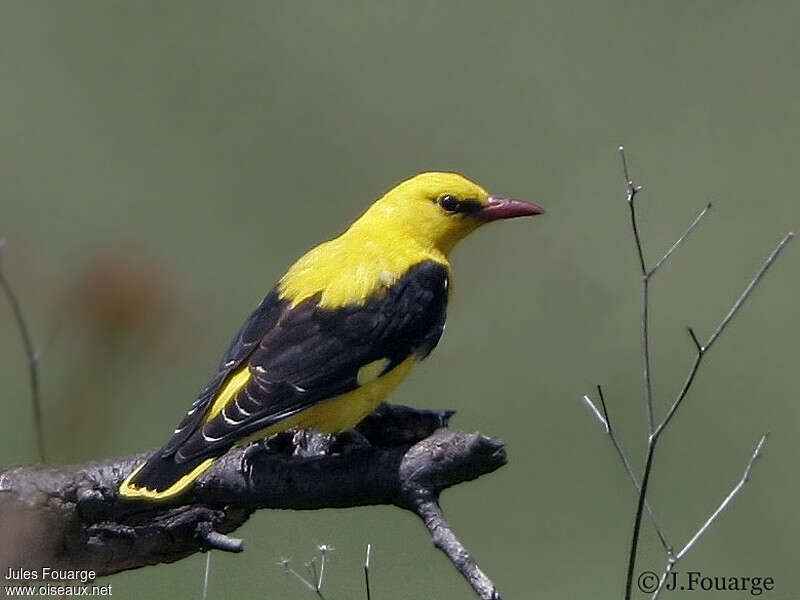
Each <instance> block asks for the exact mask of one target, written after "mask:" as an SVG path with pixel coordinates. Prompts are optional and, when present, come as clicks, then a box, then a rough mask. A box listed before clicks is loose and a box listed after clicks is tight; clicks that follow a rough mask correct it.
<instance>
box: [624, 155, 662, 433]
mask: <svg viewBox="0 0 800 600" xmlns="http://www.w3.org/2000/svg"><path fill="white" fill-rule="evenodd" d="M619 156H620V160H621V161H622V175H623V177H624V178H625V200H626V201H627V202H628V208H629V209H630V215H631V228H632V229H633V239H634V242H635V243H636V252H637V255H638V257H639V269H640V272H641V276H642V379H643V386H644V403H645V410H646V412H647V431H648V433H649V434H652V433H653V430H654V428H655V417H654V416H653V384H652V376H651V371H650V332H649V330H650V299H649V295H650V276H649V273H648V272H647V263H646V261H645V258H644V247H643V246H642V238H641V235H640V234H639V220H638V219H637V218H636V202H635V198H636V194H637V193H638V192H639V191H640V190H641V189H642V186H637V185H635V184H634V183H633V180H632V179H631V176H630V174H629V173H628V161H627V159H626V158H625V149H624V148H623V147H622V146H620V147H619Z"/></svg>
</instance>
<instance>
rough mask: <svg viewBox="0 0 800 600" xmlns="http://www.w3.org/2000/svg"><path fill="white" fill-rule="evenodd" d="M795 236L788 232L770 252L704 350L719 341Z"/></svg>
mask: <svg viewBox="0 0 800 600" xmlns="http://www.w3.org/2000/svg"><path fill="white" fill-rule="evenodd" d="M793 237H794V233H793V232H791V231H790V232H789V233H787V234H786V235H785V236H784V238H783V239H782V240H781V241H780V242H779V243H778V245H777V246H776V247H775V249H774V250H773V251H772V252H771V253H770V255H769V256H768V257H767V259H766V260H765V261H764V264H763V265H761V268H760V269H759V270H758V273H756V276H755V277H753V279H752V281H751V282H750V283H749V284H748V285H747V287H746V288H745V289H744V291H743V292H742V295H741V296H739V299H738V300H736V302H734V303H733V306H731V309H730V310H729V311H728V314H727V315H725V318H724V319H722V321H721V322H720V324H719V326H718V327H717V328H716V330H715V331H714V333H712V334H711V337H710V338H708V341H707V342H706V344H705V346H704V348H703V349H704V350H708V349H709V348H711V346H712V345H713V344H714V342H716V341H717V338H718V337H719V336H720V335H721V334H722V332H723V331H724V330H725V328H726V327H727V326H728V323H730V322H731V319H733V317H734V316H735V315H736V313H737V312H738V311H739V309H740V308H741V306H742V304H744V302H745V301H746V300H747V298H748V297H749V296H750V294H751V293H752V292H753V290H754V289H755V288H756V286H757V285H758V283H759V282H760V281H761V278H762V277H764V275H765V274H766V272H767V270H769V268H770V267H771V266H772V263H773V262H775V259H776V258H778V255H779V254H780V253H781V251H782V250H783V249H784V247H785V246H786V244H788V243H789V242H790V241H791V239H792V238H793Z"/></svg>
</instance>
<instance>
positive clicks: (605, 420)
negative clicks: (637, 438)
mask: <svg viewBox="0 0 800 600" xmlns="http://www.w3.org/2000/svg"><path fill="white" fill-rule="evenodd" d="M597 392H598V395H599V397H600V403H601V405H602V407H603V414H600V411H599V410H597V407H596V406H595V405H594V403H593V402H592V400H591V398H589V396H584V397H583V401H584V402H585V403H586V405H587V406H588V407H589V408H590V409H591V411H592V413H594V416H595V417H597V420H598V421H599V422H600V425H602V427H603V429H604V430H605V432H606V435H608V437H609V439H610V440H611V444H612V445H613V446H614V450H616V451H617V456H618V457H619V460H620V462H621V463H622V466H623V467H624V468H625V472H626V473H627V474H628V478H629V479H630V480H631V483H632V484H633V487H634V488H635V489H636V491H637V492H638V491H639V489H640V486H639V479H638V478H637V477H636V474H635V473H634V472H633V467H632V466H631V461H630V460H629V459H628V455H627V454H626V453H625V450H624V448H623V447H622V443H621V442H620V441H619V439H618V438H617V434H616V433H615V432H614V429H613V428H612V426H611V417H610V416H609V414H608V410H607V408H606V402H605V398H604V397H603V388H602V387H601V386H599V385H598V386H597ZM644 506H645V509H646V510H647V514H648V516H649V517H650V521H651V522H652V523H653V529H655V531H656V535H657V536H658V539H659V541H660V542H661V545H662V546H663V547H664V552H666V553H667V555H668V556H670V555H671V554H672V550H673V549H672V545H671V544H670V543H669V542H668V541H667V536H666V534H665V533H664V529H663V528H662V527H661V524H660V523H659V522H658V519H657V518H656V515H655V512H654V511H653V509H652V508H651V507H650V503H649V501H647V500H645V505H644Z"/></svg>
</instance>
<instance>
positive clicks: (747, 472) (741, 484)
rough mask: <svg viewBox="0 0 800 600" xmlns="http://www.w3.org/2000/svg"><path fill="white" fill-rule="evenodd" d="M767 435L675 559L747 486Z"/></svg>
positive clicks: (691, 545)
mask: <svg viewBox="0 0 800 600" xmlns="http://www.w3.org/2000/svg"><path fill="white" fill-rule="evenodd" d="M767 435H768V434H766V433H765V434H764V435H762V436H761V439H760V440H759V441H758V444H756V447H755V450H753V454H752V456H750V460H749V461H747V466H746V467H745V469H744V473H743V474H742V478H741V479H740V480H739V482H738V483H737V484H736V485H735V486H734V487H733V489H732V490H731V491H730V493H729V494H728V495H727V496H726V497H725V499H724V500H723V501H722V502H721V503H720V505H719V506H718V507H717V510H715V511H714V512H713V513H712V514H711V516H710V517H708V519H706V521H705V523H703V525H702V526H701V527H700V529H698V530H697V533H695V534H694V535H693V536H692V539H690V540H689V541H688V542H687V543H686V545H685V546H684V547H683V548H682V549H681V551H680V552H678V554H676V555H675V561H676V562H677V561H679V560H681V559H682V558H683V557H685V556H686V554H687V553H688V552H689V551H690V550H691V549H692V547H693V546H694V545H695V543H696V542H697V540H699V539H700V538H701V537H703V535H704V534H705V533H706V532H707V531H708V529H709V527H711V525H713V524H714V522H715V521H716V520H717V519H718V518H719V516H720V515H721V514H722V512H723V511H724V510H725V509H726V508H728V505H729V504H730V503H731V501H732V500H733V499H734V498H735V497H736V496H737V495H738V494H739V492H740V491H741V490H742V488H743V487H744V486H745V484H746V483H747V482H748V481H749V480H750V473H751V471H752V470H753V463H755V461H756V460H757V459H758V458H760V457H761V452H762V450H763V448H764V444H766V442H767Z"/></svg>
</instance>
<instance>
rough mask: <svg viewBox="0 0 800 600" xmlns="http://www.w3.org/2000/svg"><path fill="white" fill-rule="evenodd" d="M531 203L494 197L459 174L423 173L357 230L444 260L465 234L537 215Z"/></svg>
mask: <svg viewBox="0 0 800 600" xmlns="http://www.w3.org/2000/svg"><path fill="white" fill-rule="evenodd" d="M543 212H544V209H542V208H541V207H539V206H537V205H536V204H532V203H529V202H523V201H521V200H512V199H511V198H502V197H499V196H492V195H490V194H489V193H487V192H486V190H484V189H483V188H482V187H481V186H479V185H478V184H477V183H474V182H472V181H470V180H469V179H467V178H466V177H463V176H461V175H459V174H457V173H443V172H431V173H421V174H419V175H416V176H415V177H412V178H411V179H407V180H406V181H404V182H402V183H400V184H399V185H397V186H395V187H394V188H392V189H391V190H389V191H388V192H387V193H386V194H385V195H384V196H383V197H382V198H381V199H380V200H378V201H377V202H375V204H373V205H372V207H370V209H369V210H368V211H367V212H366V213H365V214H364V216H363V217H362V218H361V219H359V221H358V223H357V226H366V227H376V228H379V229H380V231H381V232H382V233H383V234H384V235H386V234H388V233H390V232H397V233H398V234H399V235H402V236H404V237H405V238H406V239H414V240H416V241H417V242H418V243H420V244H421V245H423V246H427V247H431V248H435V249H436V250H438V251H440V252H442V253H443V254H445V255H447V254H449V253H450V251H451V250H452V249H453V246H455V244H456V243H457V242H458V241H459V240H461V239H462V238H464V237H465V236H466V235H468V234H469V233H471V232H472V231H474V230H475V229H477V228H478V227H480V226H481V225H483V224H485V223H488V222H490V221H497V220H499V219H513V218H515V217H524V216H529V215H539V214H542V213H543Z"/></svg>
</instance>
